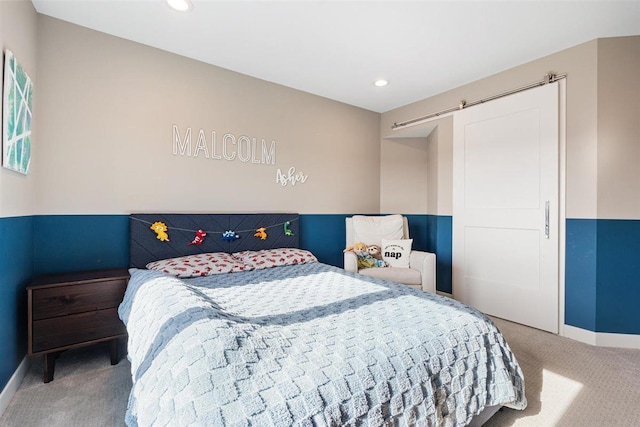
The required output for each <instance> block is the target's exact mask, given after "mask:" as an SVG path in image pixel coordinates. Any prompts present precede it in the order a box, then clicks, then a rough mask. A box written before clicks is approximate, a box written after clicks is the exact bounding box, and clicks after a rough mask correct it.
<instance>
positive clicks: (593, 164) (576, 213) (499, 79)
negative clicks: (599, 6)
mask: <svg viewBox="0 0 640 427" xmlns="http://www.w3.org/2000/svg"><path fill="white" fill-rule="evenodd" d="M597 47H598V45H597V42H596V41H595V40H594V41H591V42H588V43H584V44H581V45H578V46H576V47H573V48H570V49H566V50H563V51H561V52H558V53H556V54H553V55H550V56H547V57H544V58H541V59H538V60H535V61H532V62H529V63H527V64H523V65H521V66H519V67H515V68H513V69H510V70H507V71H504V72H502V73H498V74H496V75H493V76H490V77H487V78H485V79H482V80H479V81H476V82H473V83H469V84H467V85H464V86H461V87H458V88H456V89H453V90H451V91H448V92H445V93H442V94H440V95H436V96H434V97H431V98H427V99H424V100H422V101H419V102H416V103H413V104H409V105H406V106H404V107H401V108H398V109H395V110H391V111H389V112H386V113H384V114H383V115H382V119H381V122H380V129H381V134H382V135H387V134H388V133H389V132H390V129H391V126H392V125H393V123H396V122H402V121H404V120H408V119H412V118H415V117H420V116H423V115H426V114H430V113H434V112H437V111H441V110H444V109H448V108H451V107H453V106H456V105H458V103H459V102H460V100H463V99H464V100H467V101H473V100H477V99H482V98H486V97H488V96H491V95H494V94H497V93H501V92H504V91H507V90H510V89H514V88H517V87H520V86H522V85H524V84H527V83H532V82H534V81H539V80H541V79H542V78H543V76H544V75H546V74H547V73H548V72H555V73H558V74H560V73H567V75H568V77H567V81H566V85H567V131H566V139H567V165H566V169H567V199H566V206H567V216H568V217H573V218H579V217H584V218H595V217H596V214H597V208H598V201H597V179H598V175H597V172H598V167H597V166H598V150H597V141H598V135H597V119H598V114H597V113H598V108H597V96H598V93H597V63H598V56H597ZM467 65H468V66H473V64H467ZM451 135H452V134H451ZM439 140H440V141H439V143H438V147H439V150H438V181H439V183H438V186H437V188H438V193H437V198H438V201H439V202H438V208H437V211H436V212H433V211H429V212H427V213H429V214H438V215H451V214H452V212H451V203H450V200H449V201H446V199H445V198H446V197H451V196H450V191H451V190H450V188H451V181H452V169H451V165H452V157H451V156H452V151H451V150H450V149H449V150H446V149H445V147H447V146H448V145H449V144H452V139H451V140H449V142H447V141H444V138H443V136H442V135H440V136H439ZM385 163H386V159H385V158H384V157H383V158H382V167H383V168H387V166H386V164H385ZM440 180H442V181H440ZM445 188H449V190H445ZM447 191H449V194H448V195H447V194H446V193H447ZM406 196H407V197H408V198H410V197H411V195H410V194H407V195H406ZM385 197H386V194H384V193H382V194H381V198H383V199H384V198H385ZM429 197H436V195H432V194H429ZM429 205H430V206H432V205H433V204H431V203H429ZM416 208H417V206H416Z"/></svg>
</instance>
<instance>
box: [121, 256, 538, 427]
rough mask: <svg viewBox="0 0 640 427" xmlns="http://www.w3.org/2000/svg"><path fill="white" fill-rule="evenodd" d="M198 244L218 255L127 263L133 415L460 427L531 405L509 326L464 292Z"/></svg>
mask: <svg viewBox="0 0 640 427" xmlns="http://www.w3.org/2000/svg"><path fill="white" fill-rule="evenodd" d="M292 251H293V252H292ZM264 253H266V254H267V255H264ZM291 253H293V254H294V255H291ZM274 254H275V255H277V256H274ZM192 257H193V256H192ZM195 257H196V258H197V260H198V262H199V263H201V264H198V265H205V264H206V263H209V264H207V265H211V263H212V262H213V263H214V264H215V265H218V266H222V267H221V268H220V271H211V270H207V271H204V272H203V271H201V270H197V271H196V272H195V273H194V270H193V265H191V266H190V267H189V268H190V270H189V271H185V269H184V265H183V264H184V263H183V262H182V261H175V260H172V261H169V262H168V263H167V262H166V261H159V262H160V265H157V264H154V263H150V264H148V267H151V268H155V269H148V268H131V269H130V274H131V278H130V281H129V285H128V288H127V291H126V294H125V298H124V301H123V302H122V304H121V306H120V308H119V314H120V317H121V319H122V320H123V322H124V323H125V325H126V327H127V331H128V334H129V337H128V358H129V360H130V362H131V375H132V379H133V387H132V390H131V394H130V398H129V405H128V410H127V414H126V423H127V425H129V426H140V427H142V426H465V425H468V424H469V423H472V421H473V420H474V417H476V416H477V415H478V414H479V413H481V412H482V411H483V410H484V409H485V408H489V407H492V408H498V407H500V406H507V407H510V408H514V409H523V408H525V407H526V399H525V394H524V379H523V374H522V371H521V369H520V367H519V365H518V363H517V361H516V359H515V357H514V355H513V353H512V352H511V350H510V348H509V346H508V344H507V343H506V342H505V339H504V337H503V336H502V335H501V333H500V332H499V331H498V329H497V328H496V326H495V325H494V324H493V322H492V321H491V320H490V319H489V318H488V317H486V316H485V315H483V314H482V313H480V312H478V311H477V310H475V309H473V308H470V307H468V306H466V305H464V304H462V303H459V302H457V301H455V300H452V299H450V298H446V297H443V296H438V295H434V294H430V293H426V292H422V291H420V290H416V289H412V288H409V287H406V286H404V285H400V284H396V283H393V282H388V281H384V280H380V279H376V278H373V277H368V276H363V275H359V274H357V273H351V272H347V271H345V270H343V269H340V268H337V267H333V266H330V265H326V264H323V263H320V262H317V260H316V258H315V257H314V256H313V254H311V253H309V252H308V251H303V250H298V249H276V250H275V252H274V251H268V250H267V251H261V250H258V251H243V252H238V253H234V254H233V255H231V254H229V258H227V255H226V254H224V253H217V254H202V255H196V256H195ZM278 257H280V258H279V261H284V262H278V259H276V258H278ZM178 260H180V259H178ZM236 261H237V262H236ZM274 261H276V262H274ZM163 262H164V264H162V263H163ZM192 264H193V263H192ZM196 264H197V263H196ZM167 268H168V269H167ZM172 268H173V269H174V270H172ZM175 268H178V270H175ZM195 268H200V267H197V266H196V267H195ZM176 271H178V274H175V273H176ZM167 272H169V273H167ZM180 273H184V274H180ZM199 274H204V276H203V277H191V278H184V277H182V278H181V277H176V276H181V275H182V276H194V275H195V276H197V275H199ZM476 419H477V418H476Z"/></svg>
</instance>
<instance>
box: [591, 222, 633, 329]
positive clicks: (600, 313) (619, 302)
mask: <svg viewBox="0 0 640 427" xmlns="http://www.w3.org/2000/svg"><path fill="white" fill-rule="evenodd" d="M596 289H597V291H596V319H597V321H596V329H595V330H596V332H611V333H619V334H640V221H630V220H608V219H604V220H603V219H601V220H598V264H597V272H596Z"/></svg>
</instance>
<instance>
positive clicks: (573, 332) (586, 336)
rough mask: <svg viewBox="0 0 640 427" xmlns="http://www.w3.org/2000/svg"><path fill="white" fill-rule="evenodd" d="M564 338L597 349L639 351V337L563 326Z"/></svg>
mask: <svg viewBox="0 0 640 427" xmlns="http://www.w3.org/2000/svg"><path fill="white" fill-rule="evenodd" d="M564 336H565V337H567V338H571V339H573V340H576V341H580V342H583V343H585V344H591V345H595V346H598V347H619V348H635V349H640V335H631V334H610V333H606V332H593V331H588V330H586V329H581V328H576V327H575V326H570V325H564Z"/></svg>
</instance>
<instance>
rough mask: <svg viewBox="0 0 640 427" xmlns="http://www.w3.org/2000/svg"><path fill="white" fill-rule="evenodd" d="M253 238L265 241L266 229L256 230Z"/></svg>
mask: <svg viewBox="0 0 640 427" xmlns="http://www.w3.org/2000/svg"><path fill="white" fill-rule="evenodd" d="M254 236H255V237H259V238H260V240H267V229H266V228H264V227H260V228H258V229H257V230H256V234H254Z"/></svg>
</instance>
